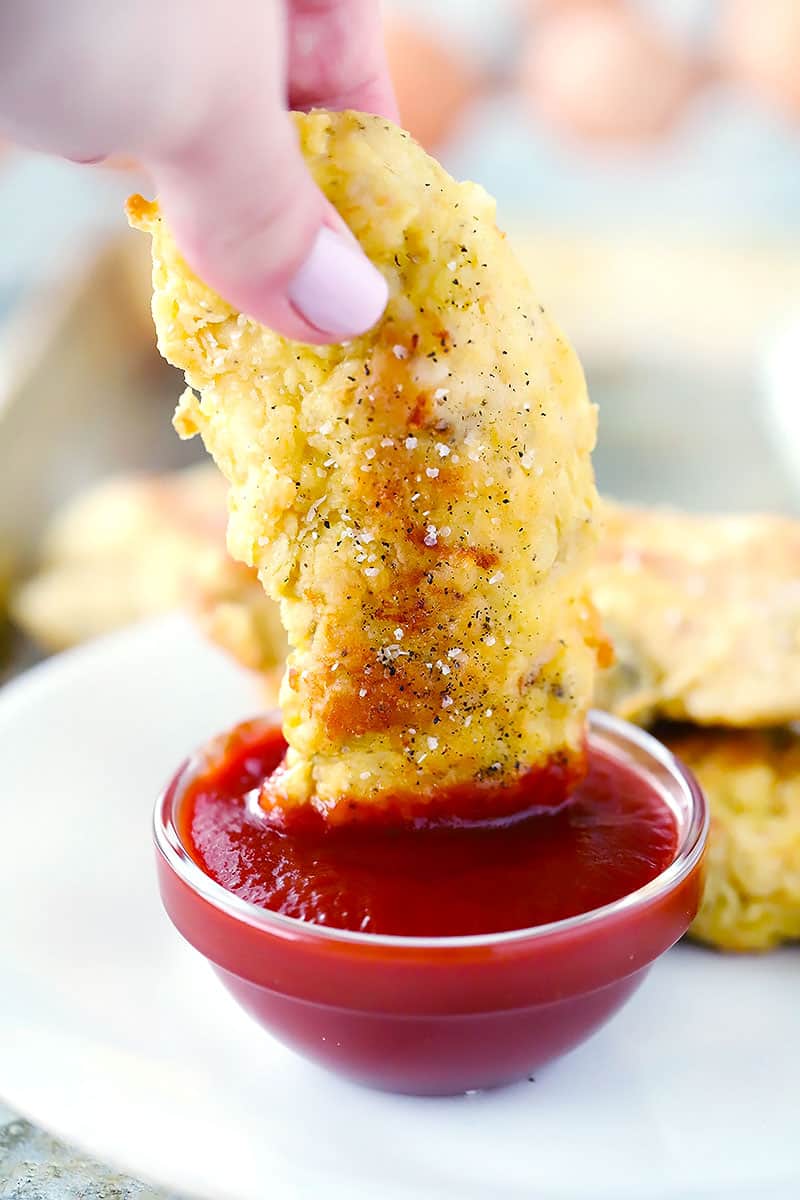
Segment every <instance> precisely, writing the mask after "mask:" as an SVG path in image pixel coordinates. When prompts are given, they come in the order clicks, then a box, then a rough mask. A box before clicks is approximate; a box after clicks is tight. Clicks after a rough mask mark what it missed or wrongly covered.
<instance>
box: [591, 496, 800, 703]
mask: <svg viewBox="0 0 800 1200" xmlns="http://www.w3.org/2000/svg"><path fill="white" fill-rule="evenodd" d="M603 516H604V533H603V536H602V540H601V549H600V554H599V556H598V560H597V562H596V564H595V566H594V568H593V571H592V579H591V589H592V598H593V600H594V601H595V603H596V605H597V607H598V609H599V611H600V614H601V616H602V619H603V624H604V627H605V629H606V632H607V634H608V635H609V637H610V639H611V642H612V643H613V646H614V651H615V655H616V662H615V664H614V666H613V667H612V668H611V669H610V670H609V671H606V672H604V673H602V674H601V675H600V677H599V680H598V694H597V699H596V703H597V705H598V707H600V708H606V709H608V710H609V711H611V712H615V713H617V715H619V716H622V717H626V718H627V719H628V720H633V721H638V722H640V723H641V724H647V723H648V722H651V721H653V720H654V719H656V718H659V717H664V718H669V719H671V720H678V721H682V720H685V721H692V722H694V723H695V724H698V725H726V726H728V725H729V726H737V727H738V726H758V725H783V724H786V723H788V722H790V721H793V720H795V719H797V718H798V716H800V522H797V521H793V520H791V519H789V518H784V517H777V516H702V517H699V516H691V515H689V514H686V513H679V512H672V511H659V510H653V511H646V510H638V509H632V508H623V507H621V506H617V505H614V504H611V503H606V502H604V509H603Z"/></svg>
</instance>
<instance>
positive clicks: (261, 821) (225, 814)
mask: <svg viewBox="0 0 800 1200" xmlns="http://www.w3.org/2000/svg"><path fill="white" fill-rule="evenodd" d="M285 749H286V743H285V742H284V740H283V737H282V736H281V732H280V730H279V729H277V728H276V727H275V726H274V724H272V723H271V722H264V721H253V722H249V723H247V724H246V725H242V726H240V727H239V728H238V729H236V730H234V731H233V733H232V734H231V735H230V736H229V737H228V738H226V739H224V740H222V741H221V742H220V757H219V758H217V759H215V760H213V761H211V762H210V763H209V765H208V768H207V769H206V770H205V771H202V772H200V773H199V774H198V775H197V776H196V777H195V778H194V780H193V782H192V783H191V785H190V786H189V787H188V788H187V790H186V793H185V795H184V799H183V803H182V806H181V809H180V816H179V820H180V830H181V836H182V841H183V844H184V845H185V846H186V847H187V848H188V849H189V852H190V853H191V855H192V858H193V859H194V860H195V862H196V863H197V864H198V866H200V867H201V868H202V870H203V871H205V872H206V874H207V875H209V876H210V877H211V878H212V879H213V880H215V881H216V882H217V883H219V884H220V885H221V886H222V887H223V888H226V889H227V890H228V891H230V892H233V893H234V895H236V896H239V897H241V899H242V900H246V901H248V902H249V903H250V904H255V905H257V906H259V907H260V908H268V909H271V910H272V911H274V912H279V913H283V914H284V916H287V917H295V918H297V919H299V920H302V921H313V922H315V923H316V924H318V925H330V926H333V927H334V928H336V929H348V930H359V931H362V932H363V931H368V932H370V933H380V934H392V935H394V936H401V937H459V936H468V935H474V934H482V933H498V932H501V931H503V930H509V929H526V928H529V927H531V926H536V925H547V924H549V923H551V922H553V921H561V920H564V918H566V917H573V916H576V915H577V914H579V913H585V912H589V911H590V910H591V909H595V908H601V907H602V906H603V905H605V904H610V903H611V902H612V901H613V900H618V899H620V897H622V896H627V895H628V894H629V893H630V892H634V891H636V890H637V889H638V888H640V887H643V886H644V885H645V884H646V883H649V882H650V880H651V879H654V878H655V877H656V875H658V874H660V873H661V871H663V870H664V868H665V867H667V866H668V865H669V864H670V863H671V862H672V860H673V858H674V857H675V847H676V844H677V840H678V829H677V824H676V818H675V814H674V813H673V812H672V810H671V809H670V808H669V807H668V805H667V804H665V803H664V800H663V798H662V797H661V796H660V795H659V793H658V791H657V790H656V788H654V787H653V785H652V784H651V783H650V782H649V781H648V780H647V779H645V778H643V777H642V776H641V774H639V773H637V772H636V771H634V770H632V769H631V768H630V767H628V766H625V765H623V764H621V763H619V762H618V761H617V760H616V759H614V758H612V757H609V756H607V755H603V754H602V753H596V754H594V755H593V756H592V757H591V759H590V764H589V771H588V774H587V776H586V778H585V779H584V780H583V781H582V782H581V783H580V784H578V786H577V787H576V789H575V790H574V791H573V792H572V794H571V795H570V797H569V798H568V799H567V800H566V801H565V802H564V803H563V804H561V805H560V806H558V807H551V806H550V805H545V806H542V807H540V806H538V805H537V789H536V779H535V778H534V779H533V780H532V782H531V784H530V787H529V792H530V794H529V795H528V796H527V797H524V796H522V797H520V799H521V800H522V803H523V806H524V807H523V810H522V814H521V815H518V816H516V817H505V818H503V819H502V820H499V821H497V822H495V823H486V822H483V823H468V824H464V823H462V822H457V823H456V822H454V823H453V824H450V825H448V824H447V823H443V822H437V823H436V824H433V825H429V826H422V827H413V826H408V825H406V826H404V827H400V828H396V827H395V828H392V827H387V826H386V825H385V824H384V823H382V822H381V823H380V824H377V823H376V824H370V823H369V821H364V820H361V821H359V822H357V823H354V824H344V825H342V824H339V825H336V826H333V827H328V826H327V825H326V823H325V821H324V819H323V818H322V817H318V818H317V819H314V817H316V816H317V815H316V814H308V816H307V817H306V820H305V821H304V823H303V827H302V828H299V829H296V828H294V827H291V828H289V829H281V828H279V827H276V826H274V825H273V824H271V823H270V821H269V819H268V818H267V816H266V814H265V812H264V810H263V808H262V807H261V806H260V804H259V799H258V797H259V790H260V787H261V784H262V783H263V781H264V779H265V778H267V777H268V776H269V775H270V774H271V773H272V772H273V771H274V770H275V769H276V768H277V767H278V766H279V764H280V763H281V761H282V759H283V755H284V751H285ZM526 801H527V802H526ZM309 816H310V817H311V819H310V820H309V819H308V817H309Z"/></svg>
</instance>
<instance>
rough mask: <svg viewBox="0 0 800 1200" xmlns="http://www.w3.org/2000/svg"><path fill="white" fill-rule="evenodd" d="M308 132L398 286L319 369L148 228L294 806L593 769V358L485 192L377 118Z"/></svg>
mask: <svg viewBox="0 0 800 1200" xmlns="http://www.w3.org/2000/svg"><path fill="white" fill-rule="evenodd" d="M298 130H299V134H300V140H301V144H302V147H303V150H304V152H305V154H306V157H307V160H308V162H309V166H310V168H311V170H312V173H313V174H314V176H315V178H316V180H317V182H318V184H319V185H320V186H321V187H322V189H323V191H324V192H325V193H326V194H327V195H328V197H329V198H330V199H331V200H332V201H333V203H334V204H335V205H336V206H337V208H338V209H339V211H340V212H341V214H342V216H343V217H344V219H345V220H346V221H347V222H348V224H349V225H350V226H351V228H352V229H353V232H354V233H355V234H356V236H357V237H358V238H359V240H360V241H361V242H362V244H363V245H364V248H365V250H366V251H367V253H368V254H369V256H370V258H371V259H372V260H373V262H375V264H376V265H377V266H378V268H379V269H380V270H381V271H382V272H383V273H384V275H385V276H386V278H387V281H388V284H389V290H390V300H389V305H388V308H387V312H386V315H385V317H384V318H383V320H382V321H381V322H380V323H379V324H378V326H377V327H376V328H375V329H374V330H373V331H371V332H370V333H369V334H367V335H365V336H364V337H362V338H358V339H354V340H353V341H351V342H349V343H347V344H345V345H343V346H326V347H315V346H301V345H298V344H295V343H290V342H287V341H285V340H284V339H282V338H280V337H278V336H277V335H275V334H273V333H271V332H270V331H268V330H266V329H264V328H263V327H262V326H260V325H257V324H256V323H254V322H253V321H251V320H249V319H247V318H246V317H244V316H242V315H241V314H237V313H236V312H234V311H233V310H232V309H231V308H230V306H228V305H227V304H226V303H225V302H224V301H223V300H221V299H220V298H219V297H218V296H217V295H215V293H214V292H213V291H211V290H210V289H209V288H207V287H205V285H203V284H202V282H201V281H200V280H198V279H197V278H196V277H195V276H194V275H193V274H192V272H191V271H190V270H189V268H188V267H187V266H186V264H185V262H184V261H183V260H182V258H181V256H180V254H179V252H178V251H177V249H176V247H175V244H174V242H173V241H172V238H171V236H170V234H169V231H168V230H167V229H166V227H165V225H164V222H163V220H161V219H160V218H159V217H158V215H157V212H156V210H155V209H154V208H153V207H152V206H144V207H143V206H142V205H141V204H139V203H138V202H137V203H136V204H135V205H134V209H133V212H134V219H135V221H136V223H138V224H139V225H140V226H142V227H144V228H146V229H147V230H148V231H149V232H150V233H151V234H152V236H153V245H154V292H155V296H154V314H155V319H156V326H157V329H158V334H159V345H160V347H161V350H162V352H163V353H164V354H165V356H166V357H167V358H169V359H170V361H172V362H173V363H175V364H176V365H178V366H180V367H182V368H183V369H184V371H185V373H186V378H187V382H188V383H189V384H190V389H189V390H187V392H186V393H184V396H183V398H182V400H181V402H180V405H179V410H178V414H177V418H176V424H177V427H178V428H179V430H180V432H181V433H182V434H184V435H187V436H188V435H191V434H193V433H195V432H200V433H201V435H202V437H203V439H204V441H205V442H206V445H207V446H208V448H209V449H210V450H211V452H212V453H213V455H214V457H215V458H216V461H217V463H218V465H219V466H220V468H221V470H222V471H223V473H224V474H225V475H226V477H227V478H228V480H229V482H230V485H231V493H230V508H231V519H230V525H229V542H230V545H231V548H232V550H233V552H234V554H236V556H237V557H239V558H240V559H242V560H243V561H244V562H247V563H248V564H252V565H253V566H255V567H256V568H257V569H258V572H259V576H260V578H261V580H262V582H263V583H264V585H265V587H266V588H267V590H268V591H269V592H270V594H271V595H272V596H274V597H275V598H276V599H278V600H279V601H280V603H281V607H282V616H283V620H284V622H285V623H286V626H287V630H288V634H289V640H290V642H291V644H292V652H291V655H290V660H289V669H288V671H287V675H286V678H285V681H284V685H283V689H282V697H281V699H282V706H283V710H284V732H285V734H286V737H287V741H288V743H289V752H288V757H287V763H288V770H287V772H286V775H285V778H284V782H283V786H284V787H285V789H286V792H287V795H288V796H289V797H290V799H291V800H294V801H297V802H303V801H307V800H308V799H313V800H314V802H315V803H317V804H318V805H319V806H320V807H322V808H324V809H326V810H328V811H332V810H333V809H335V808H336V806H337V804H338V802H339V800H341V799H342V798H344V797H349V798H353V797H356V798H359V799H361V800H364V801H365V802H368V803H371V802H372V801H373V800H374V799H375V798H376V797H379V796H380V794H381V793H382V792H383V791H398V790H412V791H413V790H416V791H417V792H418V793H420V794H423V795H425V794H428V793H429V792H431V791H433V790H437V789H440V788H444V787H449V786H450V785H452V784H458V783H461V782H462V781H463V780H465V779H468V778H477V777H480V775H481V773H482V772H484V771H485V770H487V769H489V768H491V769H492V770H494V771H495V772H496V774H497V778H498V779H511V778H513V777H515V776H516V775H517V774H518V773H519V772H521V771H525V770H527V769H528V768H530V767H532V766H534V765H536V764H539V763H542V762H545V761H547V760H548V759H549V758H550V757H552V756H557V755H561V754H562V752H565V751H566V752H567V753H568V755H577V754H579V753H580V752H581V747H582V729H583V722H584V716H585V711H586V708H587V705H588V702H589V696H590V692H591V681H592V676H593V669H594V662H595V657H596V640H594V639H593V637H592V631H591V622H590V621H589V620H587V609H588V602H587V600H586V597H585V572H586V567H587V563H588V558H589V555H590V552H591V550H592V548H593V542H594V529H593V514H594V507H595V500H596V495H595V490H594V482H593V477H592V471H591V463H590V452H591V449H592V446H593V443H594V433H595V417H594V411H593V409H592V408H591V406H590V405H589V403H588V399H587V396H586V390H585V384H584V380H583V376H582V373H581V370H580V366H579V364H578V362H577V359H576V358H575V356H574V354H573V352H572V351H571V349H570V348H569V346H568V345H567V344H566V343H565V342H564V340H563V338H562V337H561V335H560V333H559V332H558V331H557V330H556V329H555V328H554V327H553V325H552V324H551V322H550V321H549V320H548V318H547V317H546V315H545V314H544V312H543V310H542V309H541V307H540V306H539V304H538V303H537V302H536V300H535V297H534V296H533V295H532V293H531V290H530V287H529V285H528V282H527V280H526V279H525V276H524V274H523V272H522V271H521V269H520V268H519V266H518V264H517V263H516V260H515V259H514V257H513V255H512V253H511V251H510V249H509V248H508V245H507V243H506V242H505V241H504V239H503V237H502V235H501V234H500V233H499V232H498V230H497V228H496V226H495V223H494V211H493V206H492V204H491V202H490V201H489V199H488V198H487V197H486V195H485V194H484V193H483V192H482V191H481V190H480V189H479V188H477V187H475V186H474V185H471V184H456V183H454V182H453V181H452V180H451V179H450V178H449V177H448V176H447V175H446V174H445V173H444V171H442V169H441V168H440V167H439V166H438V165H437V164H436V163H435V162H433V160H431V159H429V158H428V157H427V156H426V155H425V154H424V153H423V151H422V150H421V149H420V148H419V147H418V146H416V145H415V144H414V143H413V142H412V141H411V140H410V138H408V136H407V135H406V134H404V133H402V132H401V131H400V130H398V129H396V128H395V127H394V126H391V125H390V124H389V123H388V122H386V121H384V120H382V119H380V118H377V117H365V116H362V115H360V114H355V113H339V114H327V113H323V112H316V113H312V114H310V115H307V116H303V117H299V118H298ZM193 389H196V391H195V390H193ZM196 392H199V393H200V394H199V396H198V395H197V394H196Z"/></svg>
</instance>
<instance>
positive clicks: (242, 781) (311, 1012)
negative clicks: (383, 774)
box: [155, 714, 707, 1094]
mask: <svg viewBox="0 0 800 1200" xmlns="http://www.w3.org/2000/svg"><path fill="white" fill-rule="evenodd" d="M588 747H589V769H588V772H587V775H586V777H585V779H584V780H583V781H582V782H581V783H579V784H578V786H577V787H576V789H575V790H574V792H573V793H572V794H571V796H570V797H569V799H568V800H567V801H566V802H565V803H563V804H561V805H560V806H557V807H554V806H553V805H552V804H549V805H547V804H546V805H544V806H537V804H536V795H535V789H532V794H531V796H530V803H529V804H528V805H527V807H526V809H525V810H524V811H523V812H522V814H521V815H519V816H515V817H513V818H504V819H502V820H498V821H497V822H480V823H463V822H461V823H453V824H450V825H448V824H447V823H446V822H442V821H436V822H435V823H432V824H430V825H427V826H425V825H423V826H422V827H417V828H414V827H408V826H406V827H392V826H389V825H386V824H385V823H381V822H374V823H370V822H368V821H366V822H364V821H362V822H358V823H353V824H350V825H342V826H337V827H333V828H328V827H327V826H326V825H325V824H324V822H323V820H322V818H320V819H319V820H316V819H309V820H306V821H305V822H303V823H302V824H301V825H298V826H296V827H295V826H291V827H283V828H281V827H278V826H276V825H274V824H271V823H270V821H269V819H268V818H267V816H266V814H265V813H264V811H263V809H262V808H261V806H260V804H259V794H260V789H261V785H262V783H263V781H264V780H265V779H266V778H267V777H268V776H269V774H270V773H271V772H272V771H273V770H275V769H276V768H277V767H278V765H279V764H280V762H281V760H282V758H283V753H284V750H285V743H284V742H283V739H282V737H281V734H280V727H279V717H278V714H272V715H270V716H269V717H268V718H265V719H263V720H258V721H253V722H249V723H247V724H246V725H243V726H240V727H238V728H237V729H235V730H233V731H232V732H231V733H230V734H229V735H227V736H225V737H224V738H220V739H216V740H215V741H214V742H212V743H210V744H209V746H208V747H207V748H206V750H205V751H204V752H203V753H201V754H200V755H199V756H197V758H195V759H194V760H192V761H191V762H190V763H188V764H187V765H186V766H185V767H184V768H182V769H181V771H180V772H179V773H178V775H177V776H176V777H175V779H174V780H173V782H172V784H171V785H170V787H169V788H168V789H167V791H166V793H165V794H164V796H163V797H162V798H161V800H160V801H159V803H158V805H157V809H156V821H155V834H156V844H157V847H158V860H157V861H158V869H159V880H160V886H161V891H162V897H163V899H164V903H165V905H166V908H167V911H168V912H169V914H170V916H171V918H172V920H173V922H174V923H175V925H176V926H177V928H178V929H179V930H180V932H181V933H182V934H183V935H184V936H185V937H186V938H187V939H188V940H189V941H190V942H191V943H192V944H193V945H194V946H195V947H196V948H197V949H198V950H200V951H201V953H203V954H205V955H206V957H207V958H209V959H210V961H211V962H212V964H213V966H214V967H215V969H216V971H217V972H218V974H219V975H220V977H221V978H222V980H223V982H224V983H225V984H226V986H227V987H228V988H229V990H230V991H231V992H232V993H233V994H234V995H235V996H236V998H237V999H238V1000H239V1001H240V1003H241V1004H243V1005H244V1007H245V1008H246V1009H247V1010H248V1011H249V1012H250V1013H251V1014H252V1015H253V1016H255V1017H256V1019H257V1020H258V1021H259V1022H260V1023H261V1024H262V1025H264V1026H265V1027H266V1028H267V1029H269V1030H270V1031H271V1032H273V1033H274V1034H275V1035H276V1036H278V1037H280V1038H281V1039H282V1040H283V1041H284V1042H286V1043H287V1044H289V1045H291V1046H293V1047H294V1048H295V1049H297V1050H299V1051H300V1052H302V1053H304V1054H306V1055H307V1056H309V1057H312V1058H314V1059H316V1060H317V1061H320V1062H322V1063H323V1064H325V1065H327V1066H329V1067H333V1068H334V1069H336V1070H339V1071H341V1072H343V1073H345V1074H348V1075H350V1076H351V1077H353V1078H356V1079H358V1080H360V1081H362V1082H365V1083H369V1084H372V1085H374V1086H378V1087H383V1088H389V1089H391V1090H396V1091H405V1092H413V1093H427V1094H446V1093H453V1092H458V1091H464V1090H468V1089H472V1088H476V1087H485V1086H493V1085H497V1084H500V1083H504V1082H508V1081H511V1080H513V1079H517V1078H520V1077H522V1076H524V1075H526V1074H529V1073H530V1072H531V1071H532V1070H536V1069H538V1068H539V1067H540V1066H541V1065H542V1064H543V1063H544V1062H547V1061H549V1060H551V1059H553V1058H556V1057H558V1056H559V1055H560V1054H563V1053H564V1052H566V1051H567V1050H569V1049H571V1048H572V1047H573V1046H575V1045H577V1044H578V1043H579V1042H581V1041H583V1040H584V1039H585V1038H586V1037H587V1036H589V1034H591V1033H592V1032H593V1031H594V1030H595V1029H597V1028H599V1027H600V1026H601V1025H602V1024H603V1023H604V1022H605V1021H606V1020H607V1019H608V1018H609V1017H610V1016H611V1015H612V1014H613V1013H614V1012H615V1011H616V1010H617V1009H618V1008H619V1007H620V1005H621V1004H622V1003H623V1002H624V1000H625V999H626V998H627V997H628V996H629V995H630V994H631V992H632V991H633V990H634V989H635V988H636V986H638V984H639V983H640V982H641V980H642V978H643V977H644V974H645V973H646V971H647V969H648V968H649V966H650V964H651V963H652V961H653V960H654V959H655V958H656V957H658V955H660V954H661V953H663V952H664V951H665V950H666V949H667V948H668V947H669V946H671V945H672V944H673V943H674V942H675V941H677V939H678V938H679V937H680V936H681V935H682V934H683V933H684V932H685V930H686V928H687V927H688V925H689V923H690V921H691V919H692V917H693V916H694V914H695V912H696V910H697V906H698V903H699V899H700V894H701V887H702V857H703V848H704V841H705V834H706V824H707V815H706V811H705V804H704V801H703V798H702V795H701V794H700V792H699V790H698V789H697V786H696V784H695V783H694V781H693V779H692V778H691V776H690V775H689V774H688V772H686V771H685V770H684V769H683V768H682V767H681V766H680V764H679V763H678V762H677V761H676V760H675V759H674V757H673V756H672V755H671V754H670V753H669V751H667V750H666V749H665V748H664V747H663V746H661V745H660V744H659V743H658V742H656V741H655V740H654V739H652V738H650V737H649V736H648V735H647V734H644V733H643V732H642V731H640V730H636V729H633V728H632V727H630V726H627V725H626V724H625V723H624V722H621V721H617V720H615V719H613V718H611V717H606V716H603V715H600V714H597V715H595V716H593V718H592V723H591V729H590V734H589V739H588Z"/></svg>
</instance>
